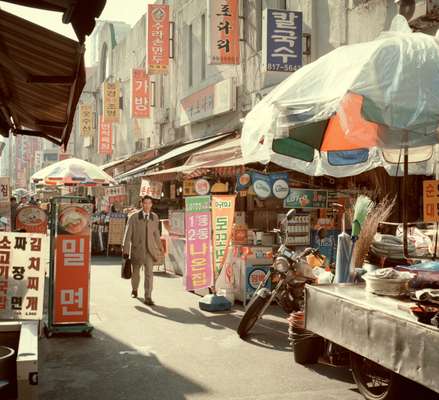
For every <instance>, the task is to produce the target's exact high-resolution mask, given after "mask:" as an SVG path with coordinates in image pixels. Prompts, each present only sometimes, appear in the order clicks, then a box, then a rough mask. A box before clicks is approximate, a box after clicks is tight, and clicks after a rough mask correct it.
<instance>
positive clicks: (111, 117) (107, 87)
mask: <svg viewBox="0 0 439 400" xmlns="http://www.w3.org/2000/svg"><path fill="white" fill-rule="evenodd" d="M102 87H103V96H102V99H103V105H102V106H103V116H104V119H105V121H106V122H116V123H117V122H119V119H120V113H119V97H120V86H119V82H114V83H112V82H104V83H103V85H102Z"/></svg>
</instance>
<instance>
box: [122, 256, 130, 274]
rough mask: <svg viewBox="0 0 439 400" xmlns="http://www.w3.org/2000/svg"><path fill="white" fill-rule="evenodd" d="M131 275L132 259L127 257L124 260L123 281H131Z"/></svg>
mask: <svg viewBox="0 0 439 400" xmlns="http://www.w3.org/2000/svg"><path fill="white" fill-rule="evenodd" d="M131 274H132V270H131V259H130V258H129V257H127V258H124V259H123V260H122V270H121V277H122V279H131Z"/></svg>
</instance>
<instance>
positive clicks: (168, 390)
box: [39, 330, 206, 400]
mask: <svg viewBox="0 0 439 400" xmlns="http://www.w3.org/2000/svg"><path fill="white" fill-rule="evenodd" d="M194 393H206V390H205V389H204V388H203V387H202V386H201V385H199V384H198V383H196V382H193V381H192V380H190V379H188V378H186V377H184V376H182V375H181V374H178V373H177V372H175V371H173V370H171V369H169V368H167V367H165V366H163V364H161V362H160V360H159V359H158V357H157V356H156V355H155V354H154V353H151V352H148V351H143V350H142V349H136V348H133V347H131V346H129V345H127V344H124V343H123V342H120V341H118V340H115V339H114V338H113V337H111V336H109V335H107V334H105V333H103V332H102V331H99V330H95V331H94V332H93V337H92V338H80V337H62V338H58V337H54V338H51V339H42V340H41V341H40V382H39V395H40V396H39V398H40V399H44V400H60V399H62V400H77V399H87V400H102V399H105V400H121V399H130V400H131V399H132V400H134V399H139V400H144V399H148V400H155V399H157V400H159V399H160V400H164V399H175V400H184V399H186V398H187V397H186V396H187V395H189V394H194Z"/></svg>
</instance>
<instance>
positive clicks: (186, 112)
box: [179, 79, 236, 126]
mask: <svg viewBox="0 0 439 400" xmlns="http://www.w3.org/2000/svg"><path fill="white" fill-rule="evenodd" d="M234 110H236V82H235V81H234V79H226V80H224V81H221V82H219V83H216V84H215V85H209V86H207V87H205V88H204V89H202V90H200V91H198V92H195V93H193V94H191V95H190V96H188V97H185V98H184V99H182V100H181V103H180V110H179V111H180V116H179V124H180V126H182V125H187V124H190V123H191V122H195V121H201V120H203V119H207V118H211V117H213V116H215V115H221V114H224V113H227V112H229V111H234Z"/></svg>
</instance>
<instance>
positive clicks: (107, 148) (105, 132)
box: [98, 117, 113, 155]
mask: <svg viewBox="0 0 439 400" xmlns="http://www.w3.org/2000/svg"><path fill="white" fill-rule="evenodd" d="M98 153H99V154H108V155H111V154H112V153H113V127H112V125H111V123H110V122H107V121H106V120H105V119H104V118H103V117H100V119H99V148H98Z"/></svg>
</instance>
